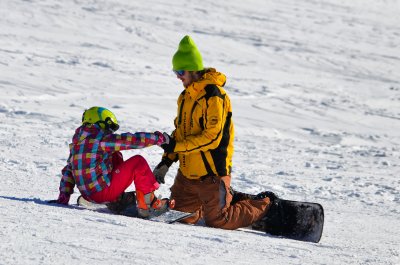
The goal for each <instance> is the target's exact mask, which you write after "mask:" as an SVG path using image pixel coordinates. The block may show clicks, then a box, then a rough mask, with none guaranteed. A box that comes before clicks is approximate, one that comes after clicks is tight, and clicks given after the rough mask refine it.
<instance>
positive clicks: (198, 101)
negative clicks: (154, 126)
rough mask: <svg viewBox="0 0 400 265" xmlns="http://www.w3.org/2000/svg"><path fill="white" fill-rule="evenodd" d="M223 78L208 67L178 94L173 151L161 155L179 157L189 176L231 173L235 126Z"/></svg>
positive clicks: (181, 166) (181, 168)
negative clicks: (197, 79) (196, 79)
mask: <svg viewBox="0 0 400 265" xmlns="http://www.w3.org/2000/svg"><path fill="white" fill-rule="evenodd" d="M225 81H226V77H225V75H224V74H222V73H219V72H216V70H215V69H213V68H210V69H207V71H206V73H205V74H204V75H203V77H202V78H201V79H200V80H199V81H197V82H194V83H192V84H191V85H190V86H188V87H187V88H186V89H185V90H184V91H183V92H182V93H181V95H180V96H179V98H178V113H177V117H176V118H175V121H174V124H175V131H174V132H173V133H172V136H173V137H174V139H175V140H176V146H175V149H174V152H175V153H171V154H164V156H168V158H169V159H171V160H172V161H176V160H177V159H179V164H180V165H179V169H180V171H181V172H182V174H183V175H184V176H185V177H186V178H188V179H200V178H201V177H204V176H226V175H230V174H231V168H232V155H233V138H234V129H233V122H232V107H231V102H230V99H229V97H228V95H227V94H226V92H225V90H224V89H223V88H222V86H224V84H225Z"/></svg>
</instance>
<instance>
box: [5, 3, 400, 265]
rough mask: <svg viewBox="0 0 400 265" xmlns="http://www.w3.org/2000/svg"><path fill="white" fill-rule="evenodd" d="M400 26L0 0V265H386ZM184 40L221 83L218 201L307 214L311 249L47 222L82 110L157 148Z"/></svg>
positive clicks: (395, 233) (135, 223) (325, 9)
mask: <svg viewBox="0 0 400 265" xmlns="http://www.w3.org/2000/svg"><path fill="white" fill-rule="evenodd" d="M399 14H400V1H397V0H352V1H345V0H321V1H316V0H305V1H295V0H281V1H264V0H248V1H240V0H230V1H193V0H189V1H183V0H180V1H161V0H151V1H150V0H149V1H123V0H89V1H83V0H74V1H71V0H66V1H57V0H43V1H37V0H25V1H23V0H13V1H11V0H0V95H1V101H0V153H1V154H0V168H1V170H0V178H1V185H0V212H1V218H0V264H400V258H399V256H400V247H399V245H400V226H399V220H400V218H399V217H400V188H399V187H400V180H399V175H400V49H399V48H400V47H399V46H400V16H399ZM185 34H190V35H191V36H192V37H193V39H194V40H195V42H196V43H197V45H198V47H199V49H200V51H201V52H202V54H203V58H204V64H205V65H206V66H213V67H215V68H217V70H219V71H221V72H223V73H225V74H226V75H227V77H228V82H227V85H226V90H227V91H228V93H229V94H230V97H231V99H232V103H233V118H234V122H235V126H236V127H235V129H236V134H235V136H236V137H235V141H236V142H235V155H234V171H233V181H232V182H233V186H234V187H235V188H237V189H239V190H241V191H244V192H249V193H257V192H260V191H263V190H272V191H274V192H276V193H277V194H278V195H279V196H281V197H283V198H287V199H294V200H306V201H315V202H319V203H321V204H322V205H323V206H324V207H325V229H324V234H323V236H322V239H321V242H320V243H318V244H313V243H304V242H298V241H293V240H288V239H282V238H277V237H272V236H268V235H266V234H263V233H258V232H254V231H250V230H245V229H240V230H237V231H225V230H221V229H212V228H207V227H204V226H201V225H198V226H191V225H183V224H175V225H167V224H163V223H155V222H150V221H144V220H140V219H133V218H128V217H123V216H114V215H107V214H101V213H96V212H92V211H88V210H80V209H77V208H76V207H70V208H67V207H57V206H51V205H48V204H46V200H48V199H55V198H56V197H57V195H58V191H57V189H58V183H59V179H60V171H61V169H62V167H63V166H64V163H65V161H66V158H67V155H68V143H69V141H70V138H71V136H72V133H73V131H74V129H75V128H76V127H77V126H79V123H80V118H81V114H82V111H83V110H84V109H85V108H88V107H90V106H93V105H100V106H105V107H108V108H110V109H111V110H113V111H114V112H115V113H116V115H117V117H118V119H119V121H120V123H121V131H132V132H136V131H155V130H161V131H171V130H172V128H173V118H174V115H175V111H176V99H177V97H178V95H179V93H180V92H181V90H182V85H181V83H180V81H179V80H177V79H176V78H175V76H174V75H173V74H172V72H171V57H172V55H173V53H174V52H175V50H176V48H177V45H178V43H179V41H180V39H181V38H182V37H183V36H184V35H185ZM161 153H162V151H161V149H160V148H157V147H151V148H148V149H142V150H133V151H129V152H125V157H129V156H132V155H135V154H141V155H143V156H144V157H145V158H146V159H147V160H148V162H149V164H150V165H151V167H154V166H155V165H156V164H157V163H158V162H159V160H160V157H161ZM176 169H177V167H176V165H174V166H173V167H172V169H171V170H170V172H169V173H168V175H167V180H166V182H167V183H166V185H163V186H162V187H161V189H160V193H162V194H163V195H164V196H168V195H169V187H170V186H171V184H172V182H173V177H174V174H175V172H176ZM77 196H78V193H75V194H74V195H73V196H72V200H71V201H72V202H73V203H74V201H75V200H76V198H77Z"/></svg>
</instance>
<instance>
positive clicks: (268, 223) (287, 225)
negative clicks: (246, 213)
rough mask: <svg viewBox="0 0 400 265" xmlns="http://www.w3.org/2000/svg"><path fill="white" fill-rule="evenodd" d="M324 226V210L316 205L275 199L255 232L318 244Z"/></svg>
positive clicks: (257, 223)
mask: <svg viewBox="0 0 400 265" xmlns="http://www.w3.org/2000/svg"><path fill="white" fill-rule="evenodd" d="M323 226H324V209H323V207H322V206H321V205H320V204H318V203H311V202H300V201H290V200H282V199H276V200H274V202H273V204H272V205H271V207H270V209H269V210H268V212H267V214H266V216H265V217H264V218H263V219H262V220H260V221H258V222H256V223H255V224H253V226H252V228H253V229H255V230H261V231H265V232H266V233H268V234H271V235H276V236H282V237H285V238H290V239H295V240H300V241H308V242H314V243H318V242H319V241H320V239H321V236H322V231H323Z"/></svg>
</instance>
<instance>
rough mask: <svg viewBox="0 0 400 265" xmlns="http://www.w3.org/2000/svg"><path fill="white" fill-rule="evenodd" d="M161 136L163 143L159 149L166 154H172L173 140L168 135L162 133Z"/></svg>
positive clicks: (174, 142) (174, 144)
mask: <svg viewBox="0 0 400 265" xmlns="http://www.w3.org/2000/svg"><path fill="white" fill-rule="evenodd" d="M163 135H164V138H165V142H164V143H163V144H162V145H161V148H162V149H164V151H165V152H167V153H173V152H174V149H175V146H176V141H175V139H174V138H172V137H171V136H170V135H169V134H168V133H163Z"/></svg>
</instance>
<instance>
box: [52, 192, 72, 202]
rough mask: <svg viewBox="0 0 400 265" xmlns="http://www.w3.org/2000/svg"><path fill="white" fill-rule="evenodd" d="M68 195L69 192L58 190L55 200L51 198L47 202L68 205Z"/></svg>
mask: <svg viewBox="0 0 400 265" xmlns="http://www.w3.org/2000/svg"><path fill="white" fill-rule="evenodd" d="M70 197H71V195H70V194H67V193H64V192H60V194H59V195H58V199H57V200H51V201H48V203H58V204H63V205H68V202H69V198H70Z"/></svg>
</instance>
